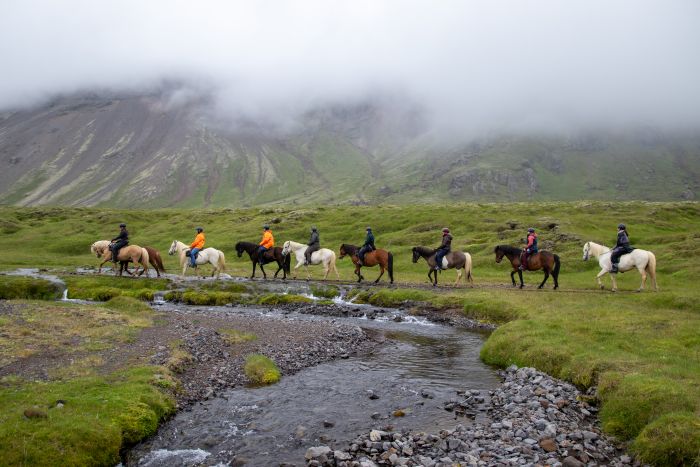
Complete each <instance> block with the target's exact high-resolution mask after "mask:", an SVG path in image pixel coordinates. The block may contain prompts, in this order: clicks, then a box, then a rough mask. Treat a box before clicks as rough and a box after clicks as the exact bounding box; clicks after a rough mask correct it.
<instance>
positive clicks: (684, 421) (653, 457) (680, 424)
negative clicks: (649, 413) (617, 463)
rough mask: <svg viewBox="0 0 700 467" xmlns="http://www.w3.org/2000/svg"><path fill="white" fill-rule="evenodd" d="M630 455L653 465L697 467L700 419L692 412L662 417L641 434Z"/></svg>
mask: <svg viewBox="0 0 700 467" xmlns="http://www.w3.org/2000/svg"><path fill="white" fill-rule="evenodd" d="M632 451H633V452H634V453H636V454H637V456H639V457H640V458H641V459H644V460H645V462H648V463H650V464H652V465H659V466H676V465H691V464H692V465H700V416H698V415H697V414H694V413H691V412H671V413H667V414H664V415H662V416H661V417H659V418H657V419H656V420H654V421H653V422H652V423H650V424H649V425H647V426H646V427H645V428H644V430H642V432H641V433H640V434H639V436H638V437H637V439H636V440H635V441H634V443H633V444H632Z"/></svg>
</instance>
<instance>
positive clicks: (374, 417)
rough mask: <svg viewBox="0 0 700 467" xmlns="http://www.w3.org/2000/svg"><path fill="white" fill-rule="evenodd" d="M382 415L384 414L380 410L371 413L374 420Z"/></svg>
mask: <svg viewBox="0 0 700 467" xmlns="http://www.w3.org/2000/svg"><path fill="white" fill-rule="evenodd" d="M381 416H382V414H380V413H379V412H374V413H373V414H372V415H371V417H372V418H373V419H374V420H378V419H379V418H381Z"/></svg>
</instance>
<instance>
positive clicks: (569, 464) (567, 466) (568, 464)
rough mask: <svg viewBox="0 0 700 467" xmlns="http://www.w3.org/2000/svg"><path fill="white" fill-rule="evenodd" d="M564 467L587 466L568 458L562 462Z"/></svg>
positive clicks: (570, 457) (573, 458)
mask: <svg viewBox="0 0 700 467" xmlns="http://www.w3.org/2000/svg"><path fill="white" fill-rule="evenodd" d="M562 465H563V466H564V467H584V466H585V465H586V464H584V463H583V462H581V461H580V460H578V459H576V458H575V457H572V456H567V457H566V458H564V461H563V462H562Z"/></svg>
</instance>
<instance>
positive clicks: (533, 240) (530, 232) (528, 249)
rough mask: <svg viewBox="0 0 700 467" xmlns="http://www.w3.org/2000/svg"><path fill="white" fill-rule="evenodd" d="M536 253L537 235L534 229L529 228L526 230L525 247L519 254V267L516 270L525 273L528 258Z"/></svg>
mask: <svg viewBox="0 0 700 467" xmlns="http://www.w3.org/2000/svg"><path fill="white" fill-rule="evenodd" d="M537 251H538V250H537V234H536V233H535V229H533V228H532V227H530V228H529V229H527V245H526V246H525V249H524V250H523V252H522V253H521V254H520V266H518V269H520V270H521V271H526V270H527V261H528V257H529V256H530V255H531V254H533V253H537Z"/></svg>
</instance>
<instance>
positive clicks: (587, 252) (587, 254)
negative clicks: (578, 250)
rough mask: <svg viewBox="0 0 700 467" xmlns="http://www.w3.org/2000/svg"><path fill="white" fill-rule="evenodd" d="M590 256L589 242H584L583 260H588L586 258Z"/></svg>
mask: <svg viewBox="0 0 700 467" xmlns="http://www.w3.org/2000/svg"><path fill="white" fill-rule="evenodd" d="M590 257H591V242H586V244H585V245H583V260H584V261H588V258H590Z"/></svg>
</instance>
